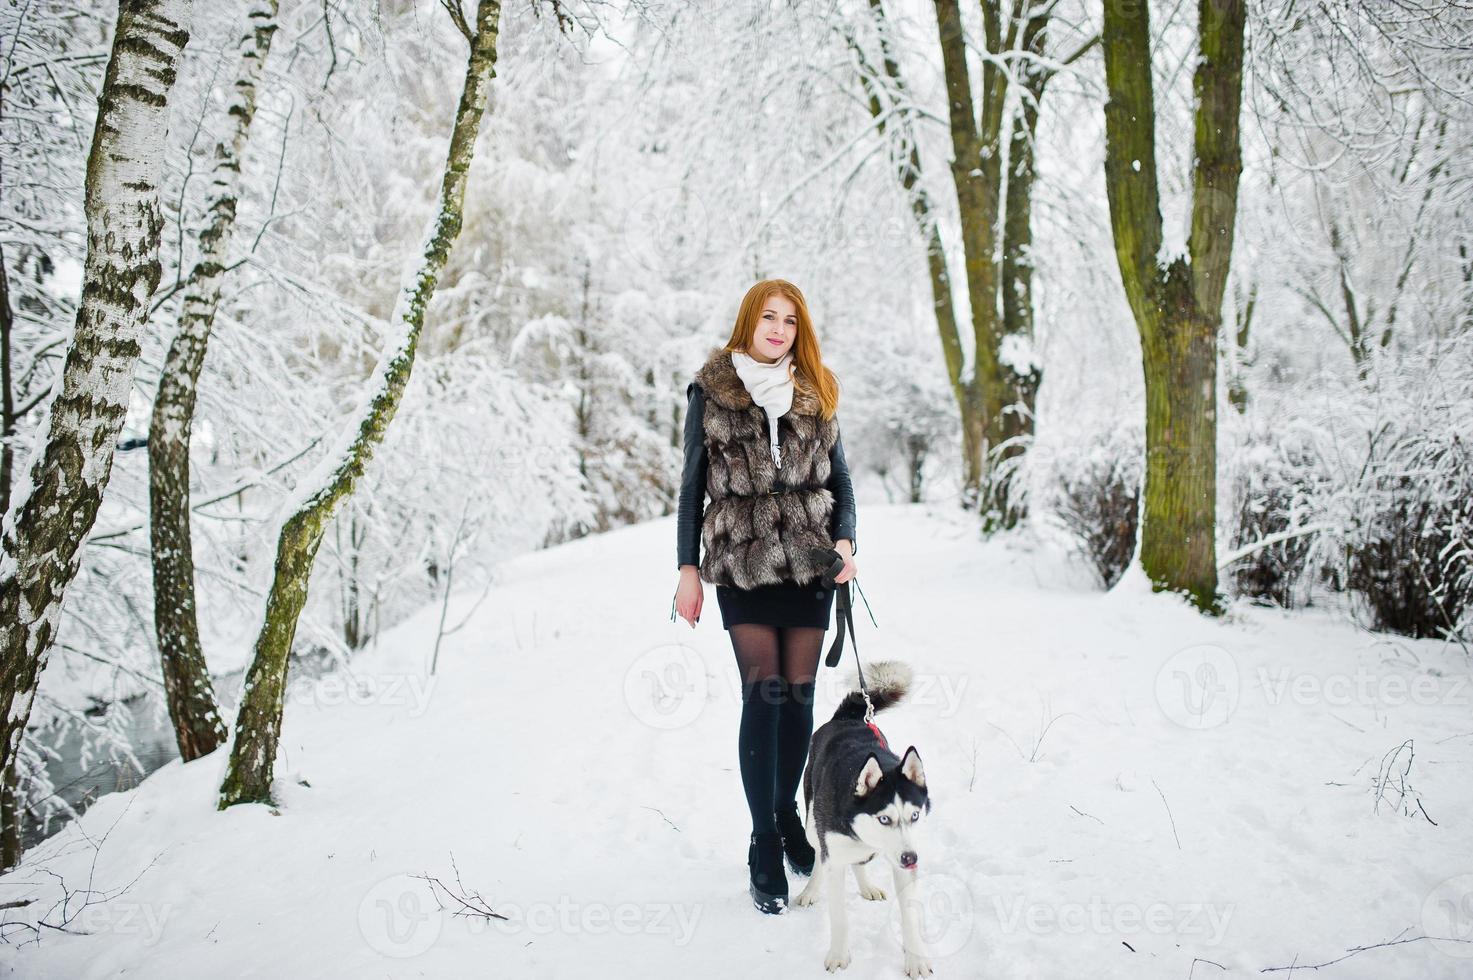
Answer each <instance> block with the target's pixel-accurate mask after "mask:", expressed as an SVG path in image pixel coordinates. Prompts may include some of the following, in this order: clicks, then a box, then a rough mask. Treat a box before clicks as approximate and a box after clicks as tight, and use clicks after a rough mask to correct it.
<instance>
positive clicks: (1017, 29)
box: [851, 0, 1094, 529]
mask: <svg viewBox="0 0 1473 980" xmlns="http://www.w3.org/2000/svg"><path fill="white" fill-rule="evenodd" d="M935 6H936V23H937V29H938V35H939V40H940V45H941V57H942V64H943V67H944V71H945V77H946V87H947V105H948V111H949V124H950V133H951V141H952V161H951V178H952V184H953V187H954V188H955V191H956V196H957V204H958V208H959V216H960V219H961V232H962V247H963V262H964V266H965V270H966V277H965V287H966V290H967V297H968V305H969V307H970V309H971V315H972V339H973V348H974V350H975V352H976V353H975V364H974V366H973V370H972V372H971V375H970V376H967V375H965V374H964V370H965V356H964V354H963V351H962V343H961V336H960V333H959V332H958V324H957V320H956V315H955V313H954V310H955V308H956V306H955V301H956V297H955V296H954V294H953V292H952V290H953V285H952V280H951V278H950V276H949V275H948V274H947V269H946V258H945V252H944V250H943V248H942V244H941V238H940V234H939V232H938V231H937V228H936V214H935V211H934V209H933V206H932V204H931V202H930V201H929V199H928V198H927V197H926V195H925V193H924V191H922V190H920V189H918V188H917V181H918V179H919V176H920V157H919V154H918V153H917V151H916V141H915V139H914V136H913V134H911V133H910V132H909V130H908V129H907V130H906V135H907V137H908V139H907V142H908V144H909V153H908V158H907V160H906V162H905V163H904V164H903V165H902V183H903V184H904V186H905V189H906V190H907V191H908V192H909V193H910V195H911V206H912V211H913V213H914V215H915V218H916V222H917V224H918V226H919V227H920V229H921V233H922V235H923V236H924V238H925V239H926V242H927V263H928V267H929V271H930V280H931V292H932V299H933V306H934V308H935V310H936V321H937V326H938V328H939V331H940V336H941V348H942V354H943V356H944V358H945V362H946V370H947V377H948V381H949V382H950V384H951V389H952V394H953V397H954V399H955V401H956V404H957V409H958V413H959V416H960V419H961V430H962V506H963V507H964V508H967V509H974V508H975V509H978V510H980V511H982V512H983V513H984V519H985V522H986V526H987V527H988V529H992V528H996V527H1011V526H1013V525H1014V524H1016V523H1017V521H1018V520H1020V519H1021V518H1022V517H1023V509H1022V506H1021V504H1020V502H1019V501H1018V500H1017V499H1016V497H1015V495H1014V494H1012V493H1011V492H1010V489H1009V486H1008V484H1007V483H1006V482H1005V481H1003V480H998V479H994V478H993V477H992V476H991V468H992V464H993V463H994V462H996V461H998V460H1001V459H1004V458H1006V457H1008V456H1013V455H1017V454H1019V453H1021V452H1023V451H1024V446H1025V444H1026V441H1027V439H1028V438H1029V437H1030V436H1031V435H1032V432H1033V407H1034V404H1035V402H1036V400H1037V393H1038V388H1039V385H1040V384H1041V382H1042V374H1041V371H1040V369H1039V367H1038V365H1037V363H1036V362H1035V361H1034V360H1033V359H1032V358H1031V357H1030V358H1028V359H1027V361H1026V363H1020V364H1014V363H1012V362H1011V361H1010V360H1009V359H1008V358H1007V356H1005V350H1006V348H1007V347H1008V346H1009V344H1008V341H1009V338H1012V339H1013V340H1014V341H1016V343H1015V344H1014V345H1013V346H1015V347H1016V348H1017V349H1019V350H1022V351H1031V349H1032V340H1033V313H1032V284H1031V268H1030V265H1029V262H1030V260H1029V258H1028V255H1027V253H1028V249H1029V247H1030V245H1031V241H1032V233H1031V229H1030V227H1029V222H1030V221H1031V217H1032V206H1031V198H1030V196H1031V194H1032V189H1033V181H1032V168H1033V153H1034V148H1033V133H1034V131H1035V129H1036V127H1037V119H1038V100H1039V99H1041V98H1042V96H1043V90H1044V85H1045V83H1046V82H1047V80H1048V78H1049V77H1051V75H1052V74H1053V72H1054V71H1055V70H1056V69H1054V68H1046V67H1044V66H1042V65H1039V64H1038V63H1037V62H1036V61H1035V60H1033V56H1036V55H1040V54H1042V53H1043V50H1044V43H1045V38H1046V35H1047V29H1048V23H1049V18H1050V15H1051V13H1052V9H1053V4H1052V3H1051V2H1046V0H1022V2H1021V3H1019V4H1018V5H1017V9H1016V11H1015V13H1016V16H1014V17H1007V16H1004V13H1003V10H1002V6H1003V5H1002V3H1001V2H1000V0H982V3H981V11H982V21H983V35H984V36H983V39H982V44H983V46H984V47H985V48H986V50H987V51H988V52H989V54H990V55H992V56H993V57H992V58H991V59H989V60H987V61H985V62H984V63H983V65H982V79H981V82H982V85H981V105H980V110H979V109H978V107H977V106H976V105H975V104H974V101H973V98H972V79H971V73H970V71H969V69H968V66H967V61H966V48H967V45H966V38H965V36H964V34H963V30H962V22H961V12H960V10H959V9H958V5H957V3H956V2H955V0H936V4H935ZM870 9H871V12H872V14H873V15H874V17H875V18H876V21H877V23H878V24H879V25H880V37H881V45H882V50H883V66H882V70H883V75H882V74H881V71H879V70H874V69H871V68H870V67H869V66H868V65H866V64H864V61H863V58H864V56H863V53H862V51H860V50H859V47H858V45H857V44H853V43H852V41H851V47H853V48H854V50H855V52H856V54H858V56H859V57H860V59H861V67H862V69H863V70H862V72H861V81H862V82H864V84H865V89H866V94H867V95H868V96H869V105H870V112H871V115H872V116H873V117H874V118H875V119H876V125H877V127H878V128H879V129H880V131H881V133H883V132H884V130H885V122H884V108H885V107H884V103H883V101H882V99H881V97H880V96H881V92H882V91H883V88H882V86H881V82H882V81H883V84H884V85H885V86H889V87H891V88H893V89H894V90H895V93H896V97H895V101H896V102H897V103H901V104H903V103H904V102H905V101H906V97H905V94H904V90H905V85H904V82H903V79H902V77H901V74H900V70H899V66H898V64H897V61H896V59H895V58H894V57H893V55H892V53H891V50H890V45H889V27H888V24H887V23H886V19H885V13H884V7H883V5H882V3H881V0H870ZM1093 43H1094V42H1093V41H1090V42H1089V43H1087V44H1085V45H1084V46H1083V47H1082V48H1080V50H1078V51H1077V52H1075V53H1074V54H1073V55H1071V56H1070V57H1069V58H1067V59H1065V60H1064V61H1063V63H1064V64H1068V63H1069V62H1072V61H1073V60H1074V59H1075V58H1078V57H1079V56H1081V55H1082V54H1083V53H1084V51H1086V50H1088V48H1089V47H1091V46H1092V45H1093ZM1015 76H1016V77H1019V78H1021V79H1022V80H1023V82H1024V87H1025V89H1026V91H1025V92H1024V93H1022V95H1023V96H1024V97H1021V98H1019V99H1018V100H1016V103H1015V104H1014V106H1013V108H1012V109H1011V110H1010V108H1009V100H1008V92H1009V85H1010V84H1011V82H1012V80H1013V79H1014V77H1015ZM904 118H905V116H904V115H903V114H902V119H904ZM1005 144H1006V145H1005ZM1004 150H1008V151H1010V152H1012V153H1014V154H1017V153H1026V155H1027V158H1026V160H1023V161H1021V164H1022V166H1024V167H1025V168H1026V173H1025V174H1024V175H1023V177H1022V179H1020V177H1019V174H1018V171H1017V167H1016V165H1017V164H1018V163H1019V162H1020V161H1018V160H1016V159H1015V160H1012V161H1010V162H1009V164H1008V166H1009V169H1010V170H1011V171H1012V175H1011V177H1010V179H1008V180H1006V181H1005V180H1004ZM1005 186H1006V188H1007V190H1006V192H1005V191H1004V187H1005ZM1009 440H1012V441H1011V442H1009ZM1005 443H1006V445H1004V444H1005Z"/></svg>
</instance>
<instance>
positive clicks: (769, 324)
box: [747, 293, 798, 362]
mask: <svg viewBox="0 0 1473 980" xmlns="http://www.w3.org/2000/svg"><path fill="white" fill-rule="evenodd" d="M797 337H798V307H797V305H796V304H794V303H793V301H792V300H790V299H788V298H787V297H786V296H784V295H783V294H782V293H773V294H772V295H771V296H769V297H767V301H766V302H765V303H763V304H762V312H761V313H759V314H758V315H757V327H756V329H755V330H753V331H752V347H751V349H750V350H748V351H747V353H748V354H750V355H752V358H753V360H758V361H769V362H771V361H775V360H777V359H778V358H780V357H782V356H783V355H784V354H786V353H787V352H788V351H790V350H792V348H793V341H794V340H795V339H797Z"/></svg>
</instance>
